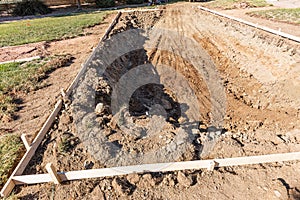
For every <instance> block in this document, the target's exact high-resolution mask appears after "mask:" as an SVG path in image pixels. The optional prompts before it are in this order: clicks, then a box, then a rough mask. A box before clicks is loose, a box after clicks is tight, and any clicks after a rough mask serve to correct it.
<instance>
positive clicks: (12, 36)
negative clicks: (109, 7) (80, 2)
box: [0, 12, 107, 47]
mask: <svg viewBox="0 0 300 200" xmlns="http://www.w3.org/2000/svg"><path fill="white" fill-rule="evenodd" d="M106 15H107V12H100V13H90V14H86V13H85V14H82V13H81V14H77V15H72V16H58V17H46V18H41V19H33V20H21V21H16V22H10V23H4V24H0V47H3V46H13V45H20V44H27V43H33V42H40V41H51V40H59V39H64V38H71V37H75V36H79V35H82V34H83V33H84V28H86V27H90V26H94V25H96V24H100V23H101V22H102V21H103V19H104V17H105V16H106Z"/></svg>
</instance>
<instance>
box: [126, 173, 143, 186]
mask: <svg viewBox="0 0 300 200" xmlns="http://www.w3.org/2000/svg"><path fill="white" fill-rule="evenodd" d="M127 180H128V181H129V182H130V183H132V184H137V183H138V182H139V181H140V176H139V175H138V174H128V175H127Z"/></svg>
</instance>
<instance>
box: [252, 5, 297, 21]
mask: <svg viewBox="0 0 300 200" xmlns="http://www.w3.org/2000/svg"><path fill="white" fill-rule="evenodd" d="M247 14H248V15H250V16H255V17H261V18H266V19H271V20H275V21H282V22H288V23H292V24H300V8H289V9H272V10H262V11H255V12H249V13H247Z"/></svg>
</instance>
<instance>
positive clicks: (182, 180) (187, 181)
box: [177, 171, 193, 187]
mask: <svg viewBox="0 0 300 200" xmlns="http://www.w3.org/2000/svg"><path fill="white" fill-rule="evenodd" d="M177 180H178V183H179V184H181V185H183V186H184V187H189V186H191V185H192V183H193V181H192V179H191V178H190V177H187V176H186V175H185V174H184V173H183V172H181V171H179V172H178V175H177Z"/></svg>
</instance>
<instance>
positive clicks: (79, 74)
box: [66, 12, 122, 96]
mask: <svg viewBox="0 0 300 200" xmlns="http://www.w3.org/2000/svg"><path fill="white" fill-rule="evenodd" d="M121 14H122V13H121V12H118V14H117V15H116V17H115V18H114V20H113V21H112V23H111V24H110V26H109V27H108V29H107V30H106V32H105V33H104V35H103V36H102V37H101V40H100V42H99V43H98V45H97V46H99V44H100V43H101V42H103V41H104V40H106V39H107V37H108V35H109V33H110V32H111V30H112V29H113V27H114V26H115V25H116V24H117V22H118V20H119V18H120V16H121ZM94 55H95V49H94V50H93V53H92V55H91V56H90V57H89V58H88V59H87V60H86V62H85V63H84V64H82V68H81V70H80V71H79V73H78V74H77V76H76V77H75V79H74V80H73V82H72V83H71V85H70V86H69V88H68V89H67V92H66V95H67V96H70V94H71V93H72V91H73V89H74V88H75V87H76V85H77V84H78V82H79V80H80V78H81V77H82V75H83V74H84V72H85V70H86V68H87V63H89V62H90V61H91V59H92V58H93V57H94Z"/></svg>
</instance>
